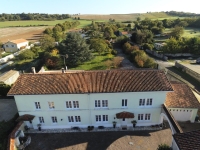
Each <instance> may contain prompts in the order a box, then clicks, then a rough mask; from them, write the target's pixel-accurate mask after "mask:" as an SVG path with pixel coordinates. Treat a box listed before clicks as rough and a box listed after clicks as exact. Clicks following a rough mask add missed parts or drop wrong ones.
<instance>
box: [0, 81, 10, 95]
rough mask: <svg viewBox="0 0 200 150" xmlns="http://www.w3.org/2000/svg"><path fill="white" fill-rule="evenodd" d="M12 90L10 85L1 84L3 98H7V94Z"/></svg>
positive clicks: (0, 93) (0, 90) (0, 91)
mask: <svg viewBox="0 0 200 150" xmlns="http://www.w3.org/2000/svg"><path fill="white" fill-rule="evenodd" d="M10 88H11V86H10V85H7V84H4V83H0V95H1V96H7V93H8V91H9V90H10Z"/></svg>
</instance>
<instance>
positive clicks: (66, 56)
mask: <svg viewBox="0 0 200 150" xmlns="http://www.w3.org/2000/svg"><path fill="white" fill-rule="evenodd" d="M60 56H62V57H63V58H64V65H65V69H66V70H67V66H66V63H65V58H66V59H67V58H68V55H67V54H65V55H60Z"/></svg>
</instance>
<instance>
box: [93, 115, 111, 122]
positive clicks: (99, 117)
mask: <svg viewBox="0 0 200 150" xmlns="http://www.w3.org/2000/svg"><path fill="white" fill-rule="evenodd" d="M95 118H96V122H107V121H108V115H96V116H95Z"/></svg>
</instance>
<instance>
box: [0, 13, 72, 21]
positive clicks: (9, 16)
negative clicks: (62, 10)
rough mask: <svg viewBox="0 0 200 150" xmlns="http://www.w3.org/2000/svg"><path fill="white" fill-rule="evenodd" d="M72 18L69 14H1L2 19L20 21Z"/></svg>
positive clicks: (0, 18)
mask: <svg viewBox="0 0 200 150" xmlns="http://www.w3.org/2000/svg"><path fill="white" fill-rule="evenodd" d="M67 18H70V15H69V14H39V13H28V14H25V13H21V14H5V13H3V14H0V21H19V20H43V21H51V20H62V19H67Z"/></svg>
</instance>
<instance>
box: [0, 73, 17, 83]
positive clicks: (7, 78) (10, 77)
mask: <svg viewBox="0 0 200 150" xmlns="http://www.w3.org/2000/svg"><path fill="white" fill-rule="evenodd" d="M18 77H19V71H15V70H10V71H8V72H6V73H4V74H2V75H1V76H0V82H1V83H4V84H8V85H11V84H13V83H14V82H15V81H16V80H17V78H18Z"/></svg>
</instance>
